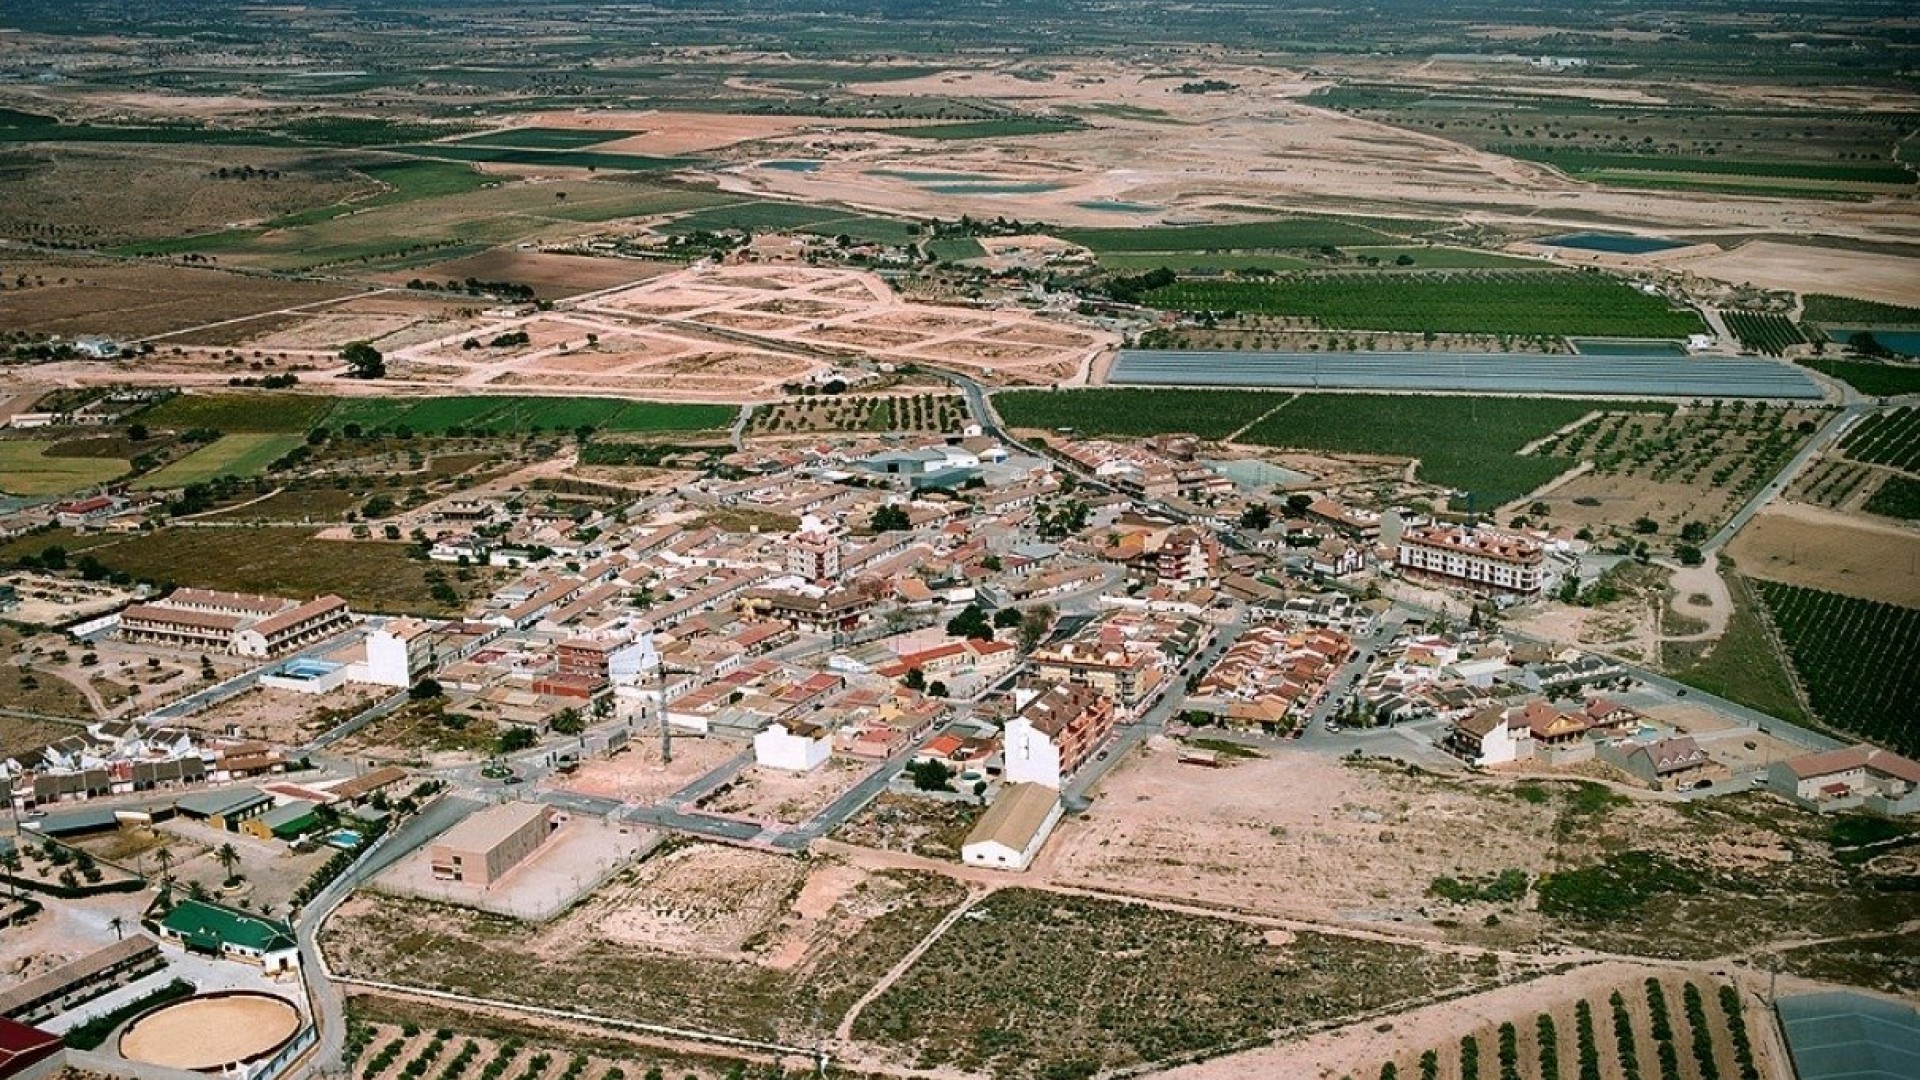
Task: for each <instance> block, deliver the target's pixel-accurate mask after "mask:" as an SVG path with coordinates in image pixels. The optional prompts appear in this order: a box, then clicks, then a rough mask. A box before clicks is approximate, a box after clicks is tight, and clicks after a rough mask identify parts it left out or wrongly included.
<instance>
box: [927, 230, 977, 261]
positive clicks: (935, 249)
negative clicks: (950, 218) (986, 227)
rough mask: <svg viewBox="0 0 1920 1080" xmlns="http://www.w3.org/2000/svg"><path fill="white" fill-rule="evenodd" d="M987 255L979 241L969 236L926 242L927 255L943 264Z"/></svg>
mask: <svg viewBox="0 0 1920 1080" xmlns="http://www.w3.org/2000/svg"><path fill="white" fill-rule="evenodd" d="M986 253H987V249H986V248H983V247H981V246H980V241H978V240H975V239H974V238H973V237H971V236H956V237H949V238H946V239H942V240H930V241H928V242H927V254H929V255H931V256H933V257H934V258H936V259H940V260H942V261H944V262H960V261H962V260H965V259H978V258H980V257H981V256H983V255H985V254H986Z"/></svg>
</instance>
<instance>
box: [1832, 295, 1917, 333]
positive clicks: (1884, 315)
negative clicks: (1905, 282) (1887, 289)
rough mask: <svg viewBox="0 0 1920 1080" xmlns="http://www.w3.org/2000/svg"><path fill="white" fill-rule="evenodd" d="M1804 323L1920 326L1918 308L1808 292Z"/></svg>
mask: <svg viewBox="0 0 1920 1080" xmlns="http://www.w3.org/2000/svg"><path fill="white" fill-rule="evenodd" d="M1806 309H1807V310H1806V315H1805V318H1806V320H1807V321H1808V322H1816V323H1826V324H1828V325H1839V326H1920V308H1911V307H1901V306H1900V305H1898V304H1881V303H1876V302H1875V301H1872V300H1855V299H1853V298H1852V297H1850V296H1829V295H1827V294H1825V293H1808V294H1807V296H1806Z"/></svg>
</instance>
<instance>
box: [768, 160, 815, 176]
mask: <svg viewBox="0 0 1920 1080" xmlns="http://www.w3.org/2000/svg"><path fill="white" fill-rule="evenodd" d="M760 167H761V168H763V169H773V170H774V171H776V172H797V173H810V172H819V171H820V163H819V162H818V161H806V160H801V159H797V158H796V159H794V160H790V161H763V162H761V163H760Z"/></svg>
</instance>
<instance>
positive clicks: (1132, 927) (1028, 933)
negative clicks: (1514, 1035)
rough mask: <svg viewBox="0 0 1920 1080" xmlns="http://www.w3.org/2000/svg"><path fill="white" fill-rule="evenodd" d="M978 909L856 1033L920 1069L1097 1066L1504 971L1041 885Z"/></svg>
mask: <svg viewBox="0 0 1920 1080" xmlns="http://www.w3.org/2000/svg"><path fill="white" fill-rule="evenodd" d="M972 911H973V912H978V913H979V914H978V917H975V918H964V919H961V920H960V921H959V922H956V923H955V924H954V925H953V927H952V928H951V929H949V930H948V931H947V932H946V933H945V934H944V935H943V936H941V937H940V938H939V939H938V940H937V941H936V942H935V943H934V944H933V947H932V948H931V949H929V950H928V951H927V952H926V953H925V954H924V955H923V956H921V958H920V959H919V960H918V961H916V962H915V964H914V966H913V967H912V968H910V969H908V971H907V972H906V974H905V975H904V976H903V977H902V978H901V980H900V981H899V982H897V983H895V984H893V985H892V986H891V987H889V988H888V989H887V990H886V992H885V993H883V994H881V995H880V996H879V997H878V998H876V999H875V1000H874V1001H873V1002H872V1003H871V1004H869V1005H868V1006H867V1008H866V1009H865V1010H864V1011H862V1012H861V1013H860V1015H859V1017H858V1019H857V1020H856V1021H855V1024H854V1029H853V1031H854V1035H855V1037H857V1038H860V1039H864V1040H871V1041H873V1042H877V1043H881V1044H885V1045H888V1046H891V1047H896V1048H898V1049H900V1050H901V1051H903V1052H906V1053H908V1054H910V1055H912V1057H911V1060H912V1061H913V1062H914V1063H915V1064H917V1065H918V1066H919V1067H921V1068H931V1067H934V1066H936V1065H942V1066H952V1067H959V1068H963V1069H970V1070H980V1071H985V1072H987V1073H989V1074H990V1075H994V1076H1006V1077H1012V1076H1049V1077H1051V1076H1076V1077H1077V1076H1092V1075H1095V1074H1096V1073H1099V1072H1102V1071H1104V1070H1107V1069H1112V1068H1125V1067H1134V1066H1139V1065H1141V1064H1143V1063H1152V1062H1158V1061H1168V1060H1170V1059H1175V1058H1179V1057H1182V1056H1185V1055H1197V1054H1216V1053H1220V1052H1222V1051H1225V1050H1229V1049H1235V1048H1238V1047H1241V1046H1246V1045H1252V1044H1258V1043H1262V1042H1265V1041H1267V1040H1268V1039H1270V1038H1272V1037H1273V1036H1274V1034H1276V1033H1277V1032H1284V1031H1288V1030H1297V1029H1299V1028H1301V1027H1303V1026H1305V1025H1308V1024H1315V1023H1320V1022H1324V1021H1328V1020H1333V1019H1336V1018H1340V1017H1346V1016H1355V1015H1358V1014H1362V1013H1366V1012H1370V1011H1372V1010H1375V1009H1382V1008H1387V1007H1390V1006H1394V1005H1397V1004H1402V1003H1405V1002H1408V1001H1411V1000H1416V999H1420V998H1424V997H1427V996H1428V995H1433V994H1440V993H1447V992H1451V991H1456V990H1458V989H1460V988H1461V987H1463V986H1465V985H1468V984H1471V983H1475V982H1481V983H1485V982H1490V981H1492V980H1493V979H1494V978H1496V977H1497V976H1498V974H1499V973H1498V969H1497V965H1482V966H1475V965H1470V964H1469V963H1468V962H1466V961H1465V960H1464V959H1462V958H1460V957H1457V956H1454V955H1451V954H1440V953H1431V952H1428V951H1426V950H1423V949H1418V948H1414V947H1410V946H1405V945H1390V944H1384V943H1381V942H1376V941H1368V940H1364V939H1359V938H1346V937H1337V936H1333V935H1328V934H1321V933H1314V932H1308V931H1301V932H1296V933H1284V932H1283V933H1275V932H1270V931H1263V930H1261V929H1260V928H1259V927H1256V926H1252V925H1248V924H1245V923H1239V922H1233V921H1229V920H1226V919H1219V918H1208V917H1206V916H1201V915H1194V914H1190V913H1183V912H1172V911H1165V910H1161V909H1158V908H1152V907H1145V906H1140V905H1133V904H1127V903H1121V902H1117V901H1112V900H1104V899H1097V898H1093V897H1084V896H1067V895H1058V894H1053V893H1048V892H1037V891H1034V890H1029V889H1020V888H1007V889H1001V890H999V891H997V892H995V893H993V894H992V895H990V896H988V897H987V898H986V899H984V900H982V901H981V902H980V903H978V904H976V905H975V906H974V907H973V909H972ZM1090 988H1098V997H1097V998H1096V999H1095V1000H1093V1001H1089V1000H1088V996H1087V995H1088V992H1089V989H1090ZM929 1016H939V1017H942V1018H943V1021H942V1022H941V1023H937V1024H930V1023H928V1022H927V1017H929Z"/></svg>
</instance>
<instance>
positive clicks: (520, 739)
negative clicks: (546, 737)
mask: <svg viewBox="0 0 1920 1080" xmlns="http://www.w3.org/2000/svg"><path fill="white" fill-rule="evenodd" d="M538 739H539V736H538V735H537V734H536V733H535V732H534V730H533V729H532V728H530V727H527V726H526V725H524V724H515V725H513V726H512V727H510V728H508V729H507V730H505V731H503V732H501V733H500V738H499V739H498V740H496V741H495V743H494V751H495V753H500V754H511V753H514V752H515V751H518V750H526V749H528V748H530V747H531V746H533V744H534V743H535V742H537V741H538Z"/></svg>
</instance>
